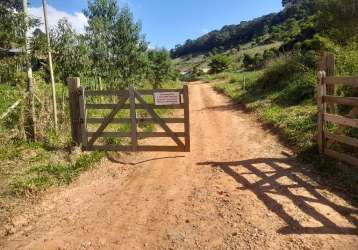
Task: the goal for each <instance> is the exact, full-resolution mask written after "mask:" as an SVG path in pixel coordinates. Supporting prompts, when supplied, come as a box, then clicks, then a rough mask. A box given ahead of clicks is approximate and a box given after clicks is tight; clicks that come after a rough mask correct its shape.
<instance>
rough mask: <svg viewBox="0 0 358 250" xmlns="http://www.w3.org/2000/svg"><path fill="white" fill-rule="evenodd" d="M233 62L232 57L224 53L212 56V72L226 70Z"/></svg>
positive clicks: (210, 65) (210, 64)
mask: <svg viewBox="0 0 358 250" xmlns="http://www.w3.org/2000/svg"><path fill="white" fill-rule="evenodd" d="M231 64H232V61H231V58H230V57H229V56H226V55H223V54H217V55H214V56H212V57H211V58H210V63H209V67H210V73H212V74H217V73H221V72H224V71H226V70H228V69H229V68H230V66H231Z"/></svg>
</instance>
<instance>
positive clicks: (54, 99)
mask: <svg viewBox="0 0 358 250" xmlns="http://www.w3.org/2000/svg"><path fill="white" fill-rule="evenodd" d="M42 5H43V11H44V19H45V30H46V36H47V50H48V64H49V67H50V76H51V88H52V108H53V120H54V128H55V130H56V131H57V102H56V86H55V77H54V74H53V66H52V53H51V41H50V33H49V30H48V18H47V0H42Z"/></svg>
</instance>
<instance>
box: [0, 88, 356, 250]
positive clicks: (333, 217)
mask: <svg viewBox="0 0 358 250" xmlns="http://www.w3.org/2000/svg"><path fill="white" fill-rule="evenodd" d="M190 95H191V129H192V152H191V153H189V154H185V153H141V154H139V155H128V156H125V157H124V158H122V159H121V161H123V162H127V164H120V163H113V162H110V161H106V162H104V163H103V164H102V166H100V167H99V168H97V169H95V170H93V171H91V172H88V173H85V174H84V175H82V176H81V178H79V179H78V181H76V183H74V184H72V185H71V186H70V187H66V188H63V189H60V190H54V191H52V192H51V193H49V194H47V195H46V196H45V197H44V199H43V201H42V202H41V204H40V206H39V208H38V209H37V215H36V216H35V217H32V219H29V218H31V216H27V215H22V216H19V217H18V218H15V219H14V224H15V226H14V228H13V229H12V231H13V232H12V234H11V235H10V236H8V237H6V238H4V239H2V240H0V249H2V248H3V249H99V248H102V249H358V209H357V208H354V207H351V206H350V205H349V204H348V203H347V202H346V199H345V197H344V196H343V195H342V194H334V193H332V192H330V191H329V190H328V189H327V188H325V187H322V186H319V185H317V184H316V183H315V182H314V181H313V180H312V178H310V177H309V172H308V170H307V169H308V168H307V169H306V166H303V165H299V164H297V163H296V162H295V161H294V160H293V159H291V158H290V157H289V155H290V150H289V149H287V148H285V147H284V146H282V145H281V144H280V143H279V142H278V140H277V138H276V137H275V136H273V135H272V134H270V132H269V131H266V130H265V129H264V128H263V127H262V126H261V125H260V124H259V123H258V122H256V121H255V119H254V117H252V115H249V114H245V113H244V112H242V111H238V109H237V108H236V107H234V106H233V105H232V103H230V101H229V100H228V99H227V98H226V97H224V96H221V95H219V94H217V93H216V92H215V91H214V90H213V89H212V88H211V87H210V86H208V85H192V86H190Z"/></svg>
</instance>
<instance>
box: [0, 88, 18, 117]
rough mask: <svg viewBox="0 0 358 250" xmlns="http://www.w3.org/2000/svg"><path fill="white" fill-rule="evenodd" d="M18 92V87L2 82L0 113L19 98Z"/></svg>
mask: <svg viewBox="0 0 358 250" xmlns="http://www.w3.org/2000/svg"><path fill="white" fill-rule="evenodd" d="M17 92H18V89H17V88H16V87H14V86H10V85H8V84H0V115H2V114H3V113H4V112H6V110H7V109H8V108H9V107H11V105H13V104H14V103H15V102H16V101H17V100H18V98H17V97H16V95H17Z"/></svg>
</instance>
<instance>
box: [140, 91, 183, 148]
mask: <svg viewBox="0 0 358 250" xmlns="http://www.w3.org/2000/svg"><path fill="white" fill-rule="evenodd" d="M134 93H135V97H136V98H137V100H138V101H139V102H140V103H141V104H142V105H143V106H144V107H145V108H146V110H147V112H148V113H149V114H150V115H151V116H152V117H153V118H154V119H155V120H156V121H157V122H158V124H159V125H160V126H161V127H162V128H163V129H164V131H165V132H166V133H168V135H169V136H170V137H171V138H172V139H173V140H174V141H175V143H176V144H177V145H178V146H179V147H180V148H183V149H184V148H185V146H184V144H183V142H182V141H181V140H180V139H179V138H178V137H177V136H176V134H175V133H174V132H173V131H172V130H171V129H170V128H169V127H168V125H167V124H165V122H163V121H162V120H161V118H160V117H159V116H158V115H157V113H155V111H154V110H153V108H152V107H151V106H150V105H148V104H147V103H146V102H145V101H144V99H143V98H142V96H141V95H140V94H139V93H138V92H137V91H136V90H134Z"/></svg>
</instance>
